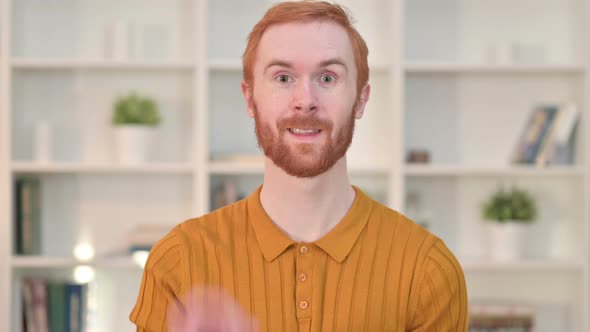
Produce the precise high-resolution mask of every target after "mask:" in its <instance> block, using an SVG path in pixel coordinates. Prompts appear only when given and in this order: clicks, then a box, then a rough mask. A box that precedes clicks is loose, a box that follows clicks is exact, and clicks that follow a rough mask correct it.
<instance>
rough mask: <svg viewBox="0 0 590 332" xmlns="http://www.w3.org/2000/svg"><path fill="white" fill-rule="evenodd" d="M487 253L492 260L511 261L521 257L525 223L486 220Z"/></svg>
mask: <svg viewBox="0 0 590 332" xmlns="http://www.w3.org/2000/svg"><path fill="white" fill-rule="evenodd" d="M486 224H487V239H488V249H489V251H488V253H489V257H490V259H491V260H493V261H500V262H511V261H517V260H519V259H521V258H522V241H523V234H524V231H525V228H526V225H524V224H522V223H520V222H514V221H508V222H503V223H498V222H487V223H486Z"/></svg>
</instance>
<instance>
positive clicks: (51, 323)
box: [21, 278, 88, 332]
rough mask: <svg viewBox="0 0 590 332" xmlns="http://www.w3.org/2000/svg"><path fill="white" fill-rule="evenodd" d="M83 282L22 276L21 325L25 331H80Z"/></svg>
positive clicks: (83, 322) (84, 301)
mask: <svg viewBox="0 0 590 332" xmlns="http://www.w3.org/2000/svg"><path fill="white" fill-rule="evenodd" d="M87 287H88V285H87V284H75V283H69V282H61V281H52V280H46V279H43V278H25V279H23V281H22V287H21V291H22V299H23V314H24V315H23V329H22V331H26V332H63V331H65V332H82V331H83V330H84V327H85V315H86V300H87Z"/></svg>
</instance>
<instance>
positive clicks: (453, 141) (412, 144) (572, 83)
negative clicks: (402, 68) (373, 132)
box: [404, 74, 587, 167]
mask: <svg viewBox="0 0 590 332" xmlns="http://www.w3.org/2000/svg"><path fill="white" fill-rule="evenodd" d="M582 77H583V76H582ZM582 77H577V76H569V75H562V74H548V75H545V76H543V77H542V78H539V77H538V76H537V75H534V74H522V75H519V76H517V77H515V76H502V75H500V76H496V75H494V76H485V77H484V76H479V75H475V76H472V75H466V76H463V75H457V76H456V75H436V74H428V75H415V76H410V77H408V78H407V79H406V82H407V84H406V91H405V108H406V111H405V113H404V114H405V119H404V125H405V128H406V130H405V135H404V142H405V150H406V153H409V152H410V151H411V150H414V149H416V150H421V151H423V150H426V151H428V152H429V156H430V163H431V164H435V165H439V164H452V165H456V164H460V165H493V166H494V167H495V165H506V164H509V163H510V159H511V155H512V153H513V151H514V148H515V146H516V144H517V142H518V141H519V139H520V136H521V134H522V131H523V130H524V129H523V128H524V127H525V125H526V123H527V121H528V119H529V117H530V114H531V112H532V111H533V109H534V108H535V107H537V106H541V105H548V104H551V105H556V104H562V103H565V102H572V103H574V104H575V105H576V106H577V107H578V108H580V110H582V108H583V107H584V106H583V101H584V92H583V89H582V87H583V86H584V85H583V79H582ZM425 96H428V97H427V98H425ZM582 119H583V117H581V118H580V120H582ZM584 132H585V128H584V126H583V125H582V122H581V121H580V123H579V124H578V129H577V130H576V133H575V135H576V138H575V141H576V146H575V147H574V148H575V151H574V161H575V165H572V166H574V167H581V166H582V164H583V160H584V158H585V153H586V150H587V149H586V148H585V146H584V145H585V144H584V135H585V134H584ZM555 166H557V165H555ZM564 166H566V165H564ZM566 167H568V166H566Z"/></svg>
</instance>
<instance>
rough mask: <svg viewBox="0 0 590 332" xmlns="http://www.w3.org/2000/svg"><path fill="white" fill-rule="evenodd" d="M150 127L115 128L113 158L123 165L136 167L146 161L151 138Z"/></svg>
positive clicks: (151, 130)
mask: <svg viewBox="0 0 590 332" xmlns="http://www.w3.org/2000/svg"><path fill="white" fill-rule="evenodd" d="M153 131H154V129H152V128H151V127H148V126H140V125H126V126H116V127H115V157H116V160H117V162H119V163H121V164H125V165H138V164H141V163H144V162H145V161H147V159H148V152H149V147H150V146H151V145H152V144H151V140H152V136H153Z"/></svg>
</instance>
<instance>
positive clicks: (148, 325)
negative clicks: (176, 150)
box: [130, 186, 467, 332]
mask: <svg viewBox="0 0 590 332" xmlns="http://www.w3.org/2000/svg"><path fill="white" fill-rule="evenodd" d="M261 188H262V186H261V187H259V188H258V189H257V190H256V191H255V192H254V193H253V194H252V195H250V196H249V197H248V198H246V199H244V200H241V201H239V202H236V203H234V204H232V205H229V206H226V207H223V208H221V209H219V210H216V211H213V212H211V213H209V214H207V215H205V216H202V217H199V218H195V219H190V220H187V221H185V222H183V223H181V224H179V225H178V226H177V227H175V228H174V229H173V230H172V231H171V232H170V233H169V234H168V235H167V236H166V237H164V238H163V239H162V240H160V241H159V242H158V243H157V245H156V246H154V248H153V249H152V251H151V252H150V256H149V258H148V261H147V264H146V267H145V270H144V274H143V279H142V282H141V289H140V292H139V296H138V299H137V303H136V305H135V308H134V309H133V311H132V312H131V315H130V319H131V321H132V322H134V323H135V324H136V325H137V330H138V331H149V332H156V331H167V321H166V311H167V308H168V306H169V305H171V304H172V303H174V302H175V301H176V300H177V299H181V298H182V297H183V295H184V294H186V293H187V292H188V291H189V290H190V289H192V288H193V287H194V286H213V287H222V288H223V289H225V290H226V292H227V293H228V294H230V295H231V296H233V297H234V298H235V299H236V301H237V302H238V303H239V304H240V305H241V306H242V307H243V309H245V310H246V311H247V312H250V313H252V314H253V315H254V316H255V317H256V320H257V321H258V325H259V330H260V331H289V332H291V331H400V332H401V331H424V332H425V331H453V332H456V331H467V291H466V286H465V278H464V275H463V271H462V269H461V267H460V265H459V263H458V262H457V260H456V259H455V257H454V256H453V254H452V253H451V252H450V251H449V249H447V247H446V246H445V245H444V243H443V242H442V241H441V240H440V239H439V238H437V237H436V236H434V235H432V234H431V233H429V232H428V231H426V230H425V229H423V228H422V227H421V226H419V225H417V224H416V223H414V222H413V221H411V220H409V219H408V218H406V217H404V216H403V215H402V214H400V213H398V212H396V211H394V210H391V209H389V208H387V207H385V206H383V205H381V204H379V203H378V202H376V201H374V200H373V199H371V198H370V197H368V196H367V195H366V194H365V193H363V192H362V191H361V190H360V189H359V188H357V187H354V189H355V191H356V196H355V199H354V202H353V204H352V206H351V208H350V209H349V211H348V213H347V214H346V216H345V217H344V218H343V219H342V221H341V222H340V223H339V224H338V225H337V226H336V227H334V229H332V230H331V231H330V232H329V233H328V234H326V235H325V236H324V237H323V238H321V239H319V240H318V241H315V242H311V243H298V242H295V241H293V240H291V239H290V238H289V237H288V236H287V235H286V234H285V233H283V232H282V231H281V230H280V229H279V228H278V227H277V226H276V225H275V224H274V223H273V222H272V221H271V219H270V218H269V217H268V215H267V214H266V213H265V211H264V209H263V208H262V206H261V204H260V199H259V197H260V190H261Z"/></svg>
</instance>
